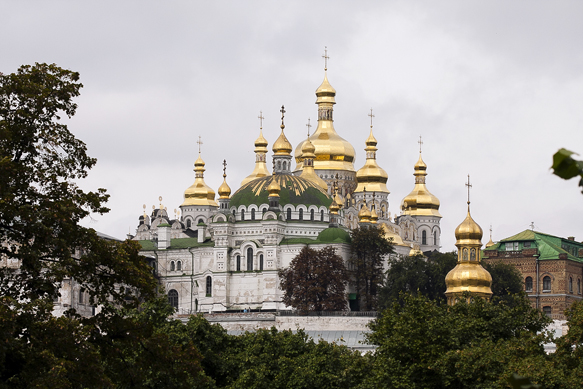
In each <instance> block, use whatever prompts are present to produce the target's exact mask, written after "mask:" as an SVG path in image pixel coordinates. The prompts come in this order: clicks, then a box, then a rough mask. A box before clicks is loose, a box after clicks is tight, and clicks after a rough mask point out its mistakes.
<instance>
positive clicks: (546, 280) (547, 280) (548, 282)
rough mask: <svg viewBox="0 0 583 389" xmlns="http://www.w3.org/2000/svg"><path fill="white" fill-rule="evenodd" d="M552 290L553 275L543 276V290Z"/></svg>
mask: <svg viewBox="0 0 583 389" xmlns="http://www.w3.org/2000/svg"><path fill="white" fill-rule="evenodd" d="M550 291H551V277H549V276H545V277H544V278H543V292H550Z"/></svg>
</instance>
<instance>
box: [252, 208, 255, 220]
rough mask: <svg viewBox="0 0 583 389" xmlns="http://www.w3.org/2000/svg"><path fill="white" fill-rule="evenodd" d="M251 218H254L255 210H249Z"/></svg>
mask: <svg viewBox="0 0 583 389" xmlns="http://www.w3.org/2000/svg"><path fill="white" fill-rule="evenodd" d="M251 220H255V210H254V209H252V210H251Z"/></svg>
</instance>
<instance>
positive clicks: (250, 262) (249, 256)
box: [247, 247, 253, 271]
mask: <svg viewBox="0 0 583 389" xmlns="http://www.w3.org/2000/svg"><path fill="white" fill-rule="evenodd" d="M252 270H253V249H252V248H251V247H249V248H248V249H247V271H252Z"/></svg>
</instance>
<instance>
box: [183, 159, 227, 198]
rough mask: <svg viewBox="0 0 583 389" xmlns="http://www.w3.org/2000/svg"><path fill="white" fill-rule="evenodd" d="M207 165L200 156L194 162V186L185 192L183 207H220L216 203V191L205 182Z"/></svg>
mask: <svg viewBox="0 0 583 389" xmlns="http://www.w3.org/2000/svg"><path fill="white" fill-rule="evenodd" d="M204 166H205V163H204V161H203V160H202V158H201V156H200V152H199V154H198V158H197V159H196V161H195V162H194V177H195V178H194V184H192V185H191V186H190V187H189V188H188V189H186V190H185V191H184V202H183V203H182V205H181V207H183V206H187V205H209V206H214V207H218V204H217V202H216V201H215V191H214V190H213V189H212V188H211V187H210V186H208V185H207V184H206V183H205V182H204V171H205V169H204Z"/></svg>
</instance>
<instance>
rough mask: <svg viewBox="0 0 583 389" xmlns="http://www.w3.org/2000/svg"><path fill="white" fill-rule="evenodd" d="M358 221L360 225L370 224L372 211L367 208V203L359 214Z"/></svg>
mask: <svg viewBox="0 0 583 389" xmlns="http://www.w3.org/2000/svg"><path fill="white" fill-rule="evenodd" d="M358 221H359V222H360V223H369V222H370V211H369V210H368V207H367V206H366V202H365V203H364V204H363V206H362V208H360V211H359V212H358Z"/></svg>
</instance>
